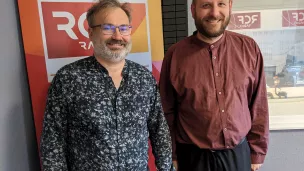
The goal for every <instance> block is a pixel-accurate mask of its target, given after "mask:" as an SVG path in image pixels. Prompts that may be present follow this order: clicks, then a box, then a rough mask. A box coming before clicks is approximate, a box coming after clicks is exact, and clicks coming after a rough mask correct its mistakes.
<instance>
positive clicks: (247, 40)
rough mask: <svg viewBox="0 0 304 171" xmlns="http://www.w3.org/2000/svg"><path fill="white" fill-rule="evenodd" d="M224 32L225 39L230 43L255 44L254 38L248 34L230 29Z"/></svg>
mask: <svg viewBox="0 0 304 171" xmlns="http://www.w3.org/2000/svg"><path fill="white" fill-rule="evenodd" d="M225 34H226V39H228V40H229V41H231V42H232V43H240V44H248V45H253V46H256V45H257V43H256V42H255V40H254V39H253V38H251V37H249V36H246V35H243V34H240V33H236V32H232V31H225Z"/></svg>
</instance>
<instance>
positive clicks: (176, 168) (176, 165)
mask: <svg viewBox="0 0 304 171" xmlns="http://www.w3.org/2000/svg"><path fill="white" fill-rule="evenodd" d="M173 166H174V168H175V170H176V171H178V163H177V160H174V161H173Z"/></svg>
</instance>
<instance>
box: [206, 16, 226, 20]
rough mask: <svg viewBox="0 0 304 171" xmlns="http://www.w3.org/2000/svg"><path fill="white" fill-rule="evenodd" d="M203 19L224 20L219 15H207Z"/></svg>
mask: <svg viewBox="0 0 304 171" xmlns="http://www.w3.org/2000/svg"><path fill="white" fill-rule="evenodd" d="M203 20H224V18H223V17H220V16H219V17H214V16H209V17H206V18H204V19H203Z"/></svg>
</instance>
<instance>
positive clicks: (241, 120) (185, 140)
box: [160, 0, 269, 171]
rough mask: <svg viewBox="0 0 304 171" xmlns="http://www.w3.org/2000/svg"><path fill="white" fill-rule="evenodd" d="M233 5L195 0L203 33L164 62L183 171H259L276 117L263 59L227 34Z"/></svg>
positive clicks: (164, 86)
mask: <svg viewBox="0 0 304 171" xmlns="http://www.w3.org/2000/svg"><path fill="white" fill-rule="evenodd" d="M231 9H232V0H193V2H192V5H191V12H192V17H193V19H194V21H195V26H196V28H197V31H195V32H194V34H193V35H191V36H190V37H187V38H185V39H184V40H181V41H180V42H178V43H176V44H174V45H173V46H171V47H170V48H169V50H168V52H167V53H166V55H165V58H164V61H163V64H162V70H161V76H160V94H161V99H162V104H163V108H164V113H165V117H166V119H167V121H168V124H169V128H170V132H171V139H172V146H173V163H174V165H175V167H176V168H178V170H179V171H250V170H252V171H256V170H258V169H259V168H260V167H261V165H262V163H263V162H264V159H265V156H266V153H267V149H268V137H269V113H268V102H267V91H266V81H265V76H264V69H263V68H264V66H263V57H262V53H261V51H260V49H259V47H258V45H257V44H256V42H255V41H254V40H253V39H252V38H250V37H247V36H244V35H241V34H237V33H234V32H230V31H226V27H227V25H228V24H229V21H230V16H231Z"/></svg>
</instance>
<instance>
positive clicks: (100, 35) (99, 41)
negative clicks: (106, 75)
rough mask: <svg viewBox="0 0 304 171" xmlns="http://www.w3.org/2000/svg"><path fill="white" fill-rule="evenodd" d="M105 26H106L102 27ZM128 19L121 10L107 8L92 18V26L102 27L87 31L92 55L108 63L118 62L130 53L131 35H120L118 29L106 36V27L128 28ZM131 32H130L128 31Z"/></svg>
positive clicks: (107, 28) (107, 29)
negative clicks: (92, 48)
mask: <svg viewBox="0 0 304 171" xmlns="http://www.w3.org/2000/svg"><path fill="white" fill-rule="evenodd" d="M104 24H106V25H107V26H104ZM129 24H130V21H129V18H128V16H127V15H126V13H125V12H124V11H123V10H122V9H121V8H108V9H106V10H104V11H99V12H98V13H96V14H95V16H94V25H95V26H96V25H102V26H98V27H94V28H90V29H89V33H90V34H89V35H90V40H91V41H92V43H93V45H94V55H95V56H96V57H98V58H103V59H104V60H106V61H110V62H114V63H117V62H120V61H122V60H123V59H125V58H126V56H127V55H128V53H129V52H130V51H131V47H132V42H131V34H129V35H122V34H121V33H120V30H119V29H118V28H115V31H114V33H112V34H108V33H109V29H111V27H110V28H109V27H108V26H112V27H113V26H128V25H129ZM130 32H131V30H130Z"/></svg>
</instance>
